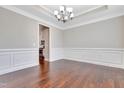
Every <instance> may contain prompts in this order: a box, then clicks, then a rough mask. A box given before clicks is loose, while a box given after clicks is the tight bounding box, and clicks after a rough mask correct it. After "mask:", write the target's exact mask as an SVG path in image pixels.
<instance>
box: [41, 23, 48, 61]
mask: <svg viewBox="0 0 124 93" xmlns="http://www.w3.org/2000/svg"><path fill="white" fill-rule="evenodd" d="M39 61H40V63H44V62H46V61H47V62H48V61H49V27H47V26H44V25H41V24H39Z"/></svg>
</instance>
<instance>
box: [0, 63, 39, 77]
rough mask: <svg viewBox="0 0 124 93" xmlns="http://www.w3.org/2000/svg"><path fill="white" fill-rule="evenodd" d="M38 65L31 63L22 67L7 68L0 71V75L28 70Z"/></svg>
mask: <svg viewBox="0 0 124 93" xmlns="http://www.w3.org/2000/svg"><path fill="white" fill-rule="evenodd" d="M38 65H39V64H38V63H32V64H26V65H22V66H17V67H11V68H7V69H4V70H1V71H0V75H3V74H7V73H10V72H15V71H18V70H22V69H25V68H29V67H33V66H38Z"/></svg>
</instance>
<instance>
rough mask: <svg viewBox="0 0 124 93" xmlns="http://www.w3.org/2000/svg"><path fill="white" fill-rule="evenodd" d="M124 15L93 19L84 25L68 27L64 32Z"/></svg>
mask: <svg viewBox="0 0 124 93" xmlns="http://www.w3.org/2000/svg"><path fill="white" fill-rule="evenodd" d="M123 15H124V13H120V14H114V15H111V16H105V17H101V18H97V19H93V20H91V21H87V22H84V23H79V24H76V25H72V26H68V27H65V28H63V29H62V30H68V29H72V28H76V27H80V26H84V25H88V24H92V23H96V22H100V21H104V20H108V19H112V18H116V17H120V16H123Z"/></svg>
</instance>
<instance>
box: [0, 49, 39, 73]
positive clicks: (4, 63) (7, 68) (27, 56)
mask: <svg viewBox="0 0 124 93" xmlns="http://www.w3.org/2000/svg"><path fill="white" fill-rule="evenodd" d="M38 53H39V51H38V49H0V74H5V73H8V72H12V71H16V70H20V69H24V68H27V67H31V66H35V65H38V64H39V54H38Z"/></svg>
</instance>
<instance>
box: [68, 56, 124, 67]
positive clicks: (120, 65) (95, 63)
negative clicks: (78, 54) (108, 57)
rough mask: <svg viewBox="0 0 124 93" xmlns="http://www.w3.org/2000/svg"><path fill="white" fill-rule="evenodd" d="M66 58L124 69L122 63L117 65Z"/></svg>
mask: <svg viewBox="0 0 124 93" xmlns="http://www.w3.org/2000/svg"><path fill="white" fill-rule="evenodd" d="M66 60H72V61H77V62H83V63H90V64H96V65H103V66H107V67H115V68H122V69H124V66H123V65H118V64H107V63H103V62H98V61H90V60H79V59H73V58H68V59H67V58H66Z"/></svg>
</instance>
